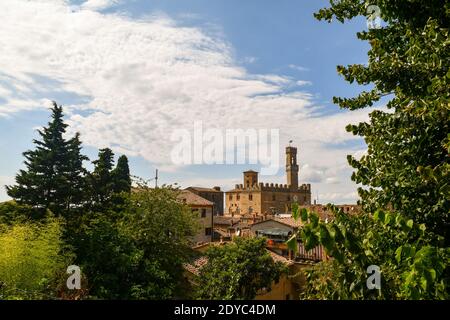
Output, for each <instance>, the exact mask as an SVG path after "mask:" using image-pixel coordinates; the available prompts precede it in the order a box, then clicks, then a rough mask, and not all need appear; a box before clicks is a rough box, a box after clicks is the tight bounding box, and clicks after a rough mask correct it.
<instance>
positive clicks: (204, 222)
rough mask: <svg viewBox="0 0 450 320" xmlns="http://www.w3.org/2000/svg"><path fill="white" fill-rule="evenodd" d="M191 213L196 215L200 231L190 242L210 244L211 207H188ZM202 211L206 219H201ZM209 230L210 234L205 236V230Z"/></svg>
mask: <svg viewBox="0 0 450 320" xmlns="http://www.w3.org/2000/svg"><path fill="white" fill-rule="evenodd" d="M190 207H191V210H192V212H195V213H196V214H197V217H198V218H199V225H200V229H199V231H198V233H197V234H196V235H195V236H194V237H193V238H192V242H194V243H204V242H212V223H213V220H212V219H213V216H212V211H213V209H212V207H211V206H209V207H208V206H190ZM202 210H205V211H206V217H204V218H202V216H201V215H202ZM207 228H209V229H211V233H210V234H209V235H207V234H206V229H207Z"/></svg>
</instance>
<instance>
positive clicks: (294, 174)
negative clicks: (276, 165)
mask: <svg viewBox="0 0 450 320" xmlns="http://www.w3.org/2000/svg"><path fill="white" fill-rule="evenodd" d="M286 178H287V184H288V186H289V188H290V189H291V190H297V189H298V164H297V148H295V147H291V146H289V147H286Z"/></svg>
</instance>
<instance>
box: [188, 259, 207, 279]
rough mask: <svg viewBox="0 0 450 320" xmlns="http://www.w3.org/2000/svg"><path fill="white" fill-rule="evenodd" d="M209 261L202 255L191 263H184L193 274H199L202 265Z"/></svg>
mask: <svg viewBox="0 0 450 320" xmlns="http://www.w3.org/2000/svg"><path fill="white" fill-rule="evenodd" d="M207 263H208V258H207V257H205V256H202V257H200V258H197V259H195V260H194V261H192V262H191V263H184V264H183V268H184V269H185V270H187V271H189V272H190V273H192V274H195V275H199V273H200V269H201V267H203V266H204V265H205V264H207Z"/></svg>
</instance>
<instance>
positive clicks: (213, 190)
mask: <svg viewBox="0 0 450 320" xmlns="http://www.w3.org/2000/svg"><path fill="white" fill-rule="evenodd" d="M189 189H192V190H195V191H200V192H202V191H203V192H217V193H220V192H223V191H220V190H216V189H213V188H203V187H188V188H186V189H184V190H189Z"/></svg>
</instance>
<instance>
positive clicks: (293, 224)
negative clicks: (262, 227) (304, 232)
mask: <svg viewBox="0 0 450 320" xmlns="http://www.w3.org/2000/svg"><path fill="white" fill-rule="evenodd" d="M270 220H272V221H276V222H279V223H282V224H284V225H287V226H289V227H292V228H298V227H301V226H302V225H303V223H302V222H301V221H300V219H298V220H295V219H294V218H292V217H289V218H284V217H283V218H281V217H273V218H269V219H266V220H262V221H259V222H255V223H254V224H253V225H256V224H260V223H264V222H266V221H270Z"/></svg>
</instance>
